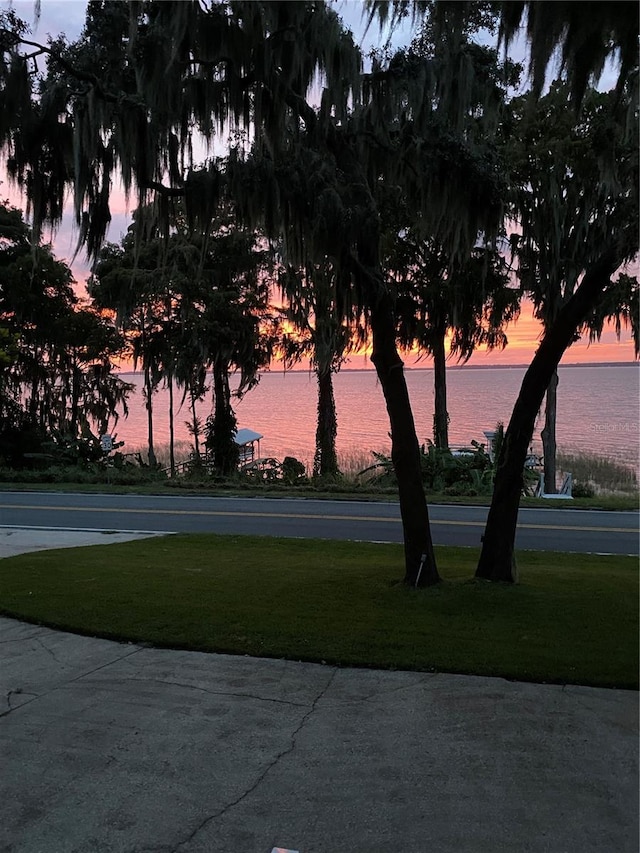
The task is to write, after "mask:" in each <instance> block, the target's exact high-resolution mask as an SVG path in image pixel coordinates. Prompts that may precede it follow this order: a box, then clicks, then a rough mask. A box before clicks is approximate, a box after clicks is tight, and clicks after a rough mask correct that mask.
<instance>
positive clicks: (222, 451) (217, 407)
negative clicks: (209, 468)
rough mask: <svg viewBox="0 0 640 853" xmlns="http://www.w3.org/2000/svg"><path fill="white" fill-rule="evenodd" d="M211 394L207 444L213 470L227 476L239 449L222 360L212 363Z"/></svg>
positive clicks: (235, 465) (225, 371) (231, 469)
mask: <svg viewBox="0 0 640 853" xmlns="http://www.w3.org/2000/svg"><path fill="white" fill-rule="evenodd" d="M213 394H214V404H213V406H214V409H213V430H212V434H211V435H210V436H209V439H208V444H209V445H210V446H211V452H212V456H213V467H214V469H215V471H216V472H217V473H218V474H220V475H222V476H223V477H228V476H230V475H231V474H233V473H234V471H235V470H236V469H237V467H238V458H239V453H240V451H239V448H238V445H237V444H236V443H235V441H234V439H235V433H236V418H235V415H234V413H233V409H232V408H231V391H230V389H229V365H228V364H227V363H226V362H224V361H216V362H214V364H213Z"/></svg>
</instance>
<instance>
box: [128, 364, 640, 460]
mask: <svg viewBox="0 0 640 853" xmlns="http://www.w3.org/2000/svg"><path fill="white" fill-rule="evenodd" d="M406 375H407V384H408V387H409V394H410V397H411V403H412V406H413V412H414V417H415V421H416V429H417V431H418V437H419V438H420V440H421V441H426V440H427V438H430V437H431V435H432V423H433V371H432V370H431V369H427V368H425V369H417V370H416V369H413V370H408V371H407V374H406ZM523 375H524V368H508V367H492V368H485V369H472V368H469V367H467V368H461V369H457V370H449V373H448V407H449V415H450V418H451V423H450V441H451V443H452V444H468V443H469V442H470V441H471V440H472V439H475V440H477V441H483V440H484V436H483V431H484V430H487V429H493V427H494V426H495V424H496V423H497V422H498V421H504V423H505V425H506V423H507V421H508V419H509V416H510V414H511V410H512V408H513V405H514V403H515V400H516V398H517V395H518V391H519V389H520V383H521V382H522V377H523ZM559 375H560V385H559V386H558V428H557V429H558V446H559V447H560V448H561V449H562V450H564V451H568V450H573V451H578V452H584V453H600V454H602V455H606V456H609V457H611V458H615V459H619V460H624V461H626V462H628V463H629V464H631V465H635V466H637V464H638V410H639V409H638V406H639V381H638V378H639V374H638V368H637V366H636V365H634V364H629V365H615V366H612V365H602V366H598V365H588V366H579V367H561V368H560V371H559ZM124 378H126V379H127V381H131V382H134V383H135V384H136V385H137V387H138V392H137V394H136V395H135V396H134V397H133V398H132V399H131V402H130V413H129V417H128V418H127V419H126V420H122V421H121V422H120V423H119V424H118V426H117V428H116V430H115V432H116V433H117V435H118V438H119V439H120V440H122V439H124V441H125V442H126V446H125V448H124V450H125V452H126V450H127V449H129V448H133V447H134V446H142V445H144V444H145V442H146V428H147V427H146V412H145V408H144V403H143V400H142V393H141V389H142V378H141V376H140V375H136V374H125V375H124ZM334 388H335V397H336V407H337V412H338V439H337V442H338V451H339V453H351V452H362V451H364V452H368V451H370V450H385V449H388V448H389V445H390V441H389V435H388V433H389V422H388V418H387V414H386V410H385V405H384V399H383V397H382V391H381V389H380V386H379V384H378V382H377V377H376V374H375V372H374V371H371V370H362V371H355V370H354V371H348V370H344V371H342V372H341V373H339V374H338V375H337V376H336V377H335V381H334ZM178 399H179V398H178ZM167 407H168V394H167V392H166V391H165V390H163V389H160V390H159V391H158V392H157V394H156V395H155V396H154V411H155V413H156V417H155V418H154V423H155V440H156V442H157V444H158V445H160V444H163V443H166V442H168V440H169V427H168V417H167ZM210 409H211V402H210V400H209V401H208V402H207V403H205V404H203V405H202V406H201V407H200V414H201V416H202V417H203V418H206V416H207V414H208V413H209V412H210ZM235 410H236V415H237V418H238V426H239V427H249V428H251V429H254V430H256V431H257V432H260V433H262V434H263V435H264V440H263V441H262V442H261V453H262V455H264V456H276V457H278V458H280V459H281V458H282V457H284V456H287V455H289V456H295V457H296V458H298V459H301V460H302V461H303V462H305V464H307V465H309V464H310V462H311V461H312V459H313V450H314V440H315V421H316V384H315V379H314V376H313V375H310V374H308V373H306V372H301V371H299V372H298V371H296V372H288V373H283V372H277V371H274V372H271V373H265V374H263V375H262V377H261V379H260V383H259V385H258V386H257V388H255V389H254V390H253V391H250V392H249V393H248V394H247V395H246V396H245V397H244V398H243V399H242V400H240V401H236V404H235ZM188 417H189V412H188V410H187V406H186V404H185V406H184V407H183V408H182V410H181V411H180V412H179V413H177V415H176V417H175V423H176V438H177V439H178V440H182V441H188V440H189V433H188V430H187V428H186V425H185V421H186V420H187V419H188ZM541 428H542V422H541V418H539V421H538V424H537V427H536V435H535V436H534V444H535V445H536V446H537V447H539V444H540V435H539V434H540V429H541Z"/></svg>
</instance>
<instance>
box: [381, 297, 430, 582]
mask: <svg viewBox="0 0 640 853" xmlns="http://www.w3.org/2000/svg"><path fill="white" fill-rule="evenodd" d="M371 330H372V337H373V352H372V354H371V361H372V362H373V364H374V365H375V368H376V373H377V374H378V379H379V380H380V385H381V386H382V393H383V394H384V399H385V403H386V405H387V412H388V414H389V421H390V424H391V459H392V461H393V467H394V470H395V474H396V478H397V480H398V495H399V498H400V515H401V516H402V531H403V535H404V557H405V576H404V581H405V583H406V584H408V585H411V586H419V587H424V586H432V585H433V584H436V583H438V582H439V581H440V575H439V574H438V568H437V566H436V558H435V554H434V551H433V541H432V539H431V527H430V525H429V511H428V509H427V500H426V497H425V494H424V486H423V484H422V475H421V468H420V446H419V444H418V436H417V434H416V427H415V423H414V420H413V412H412V411H411V403H410V401H409V392H408V390H407V382H406V379H405V376H404V370H403V363H402V360H401V358H400V356H399V355H398V350H397V347H396V340H395V324H394V318H393V310H392V305H391V298H390V296H389V294H388V293H385V294H383V295H382V296H381V297H380V298H379V299H378V300H376V301H375V302H374V304H373V305H372V306H371Z"/></svg>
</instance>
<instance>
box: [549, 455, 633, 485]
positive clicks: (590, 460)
mask: <svg viewBox="0 0 640 853" xmlns="http://www.w3.org/2000/svg"><path fill="white" fill-rule="evenodd" d="M557 467H558V469H559V470H561V471H563V472H565V473H566V472H571V474H572V475H573V479H574V481H576V482H578V483H584V484H585V485H586V484H588V485H591V486H592V487H593V488H594V489H595V491H596V492H625V493H627V494H633V493H636V492H637V491H638V475H637V473H636V471H634V469H633V468H632V467H631V466H630V465H624V464H622V463H621V462H616V461H614V460H613V459H609V457H607V456H599V455H598V454H596V453H580V454H578V453H575V452H573V453H570V452H567V453H565V452H563V451H560V452H559V453H558V456H557Z"/></svg>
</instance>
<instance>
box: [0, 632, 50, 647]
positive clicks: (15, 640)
mask: <svg viewBox="0 0 640 853" xmlns="http://www.w3.org/2000/svg"><path fill="white" fill-rule="evenodd" d="M41 633H42V629H40V630H39V631H38V633H37V634H29V635H28V636H27V637H11V639H9V640H0V646H3V645H4V644H5V643H23V642H24V641H25V640H35V639H37V637H38V634H41Z"/></svg>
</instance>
